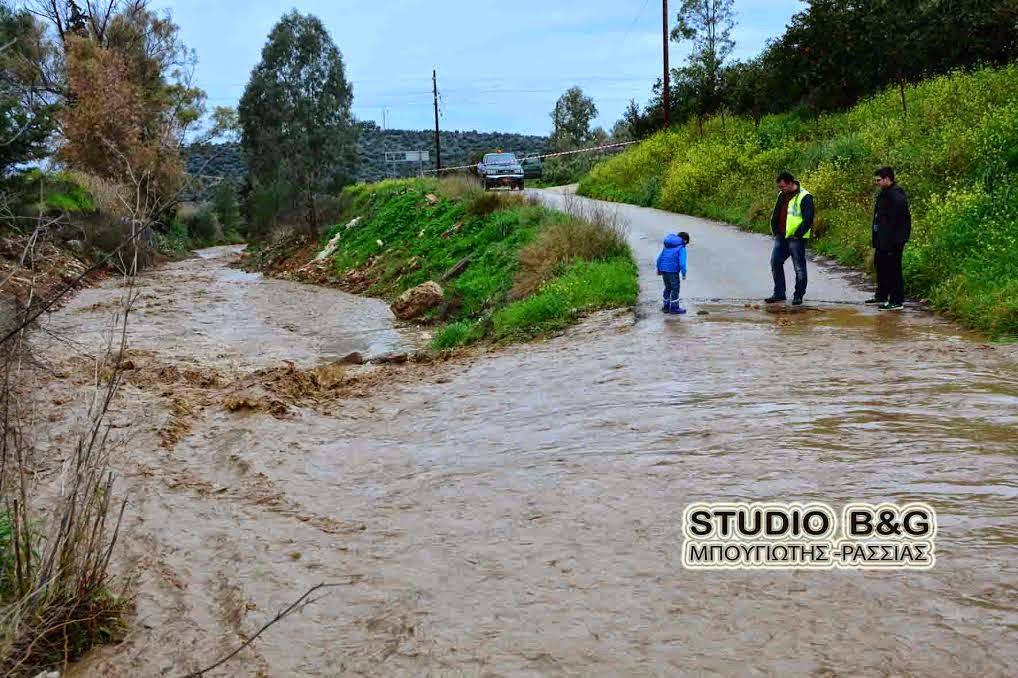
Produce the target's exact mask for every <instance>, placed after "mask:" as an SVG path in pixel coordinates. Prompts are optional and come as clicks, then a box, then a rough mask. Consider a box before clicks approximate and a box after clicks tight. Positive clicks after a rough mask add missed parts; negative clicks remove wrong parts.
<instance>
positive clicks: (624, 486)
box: [38, 194, 1018, 676]
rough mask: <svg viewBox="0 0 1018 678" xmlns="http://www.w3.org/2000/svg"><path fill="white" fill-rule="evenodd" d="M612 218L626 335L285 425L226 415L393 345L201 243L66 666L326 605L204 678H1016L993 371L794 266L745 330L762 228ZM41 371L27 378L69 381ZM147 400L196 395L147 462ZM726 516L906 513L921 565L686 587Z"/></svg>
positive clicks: (128, 409)
mask: <svg viewBox="0 0 1018 678" xmlns="http://www.w3.org/2000/svg"><path fill="white" fill-rule="evenodd" d="M543 198H544V199H546V200H550V201H554V200H558V199H560V198H559V197H558V196H556V195H555V194H544V196H543ZM619 209H620V210H621V211H622V213H623V214H624V215H625V216H627V217H628V218H629V220H630V222H631V228H632V242H633V246H634V249H635V251H636V253H637V256H638V258H639V259H640V260H641V297H640V305H639V308H638V309H637V314H636V315H637V320H636V322H635V323H632V322H627V321H626V318H625V317H622V318H621V319H620V318H618V317H616V318H614V319H612V318H610V317H609V316H608V315H599V316H597V317H595V318H592V319H590V320H588V321H587V322H585V323H584V324H582V325H581V326H579V327H577V328H575V329H574V330H572V331H570V332H568V333H566V335H565V336H561V337H557V338H554V339H552V340H549V341H547V342H543V343H537V344H532V345H526V346H515V347H511V348H508V349H506V350H503V351H501V352H497V353H491V354H484V355H478V356H475V357H474V358H470V359H466V360H462V361H458V362H453V363H448V364H445V365H439V366H427V367H426V368H425V367H420V366H416V367H415V366H410V367H407V368H406V369H404V370H399V369H393V370H391V371H389V372H385V373H384V374H382V375H381V376H382V378H378V379H376V380H375V381H373V382H372V383H371V388H370V390H368V391H366V392H364V393H359V394H356V397H346V396H345V395H343V394H336V395H335V397H331V396H329V394H327V393H326V394H325V395H324V396H321V397H318V398H316V399H315V400H314V401H313V402H304V401H292V400H291V401H287V402H286V406H287V413H286V414H285V416H284V415H280V414H278V413H277V414H276V415H273V414H272V413H271V412H267V411H260V410H259V409H257V408H252V409H250V410H246V409H240V410H237V411H230V410H229V409H228V408H227V407H224V406H223V403H224V402H226V400H224V399H223V398H222V397H220V396H221V395H222V394H223V393H226V392H229V391H230V389H231V388H234V386H232V384H234V383H235V382H237V381H240V382H243V381H244V380H245V379H248V378H250V374H251V371H252V370H254V371H257V370H262V369H264V368H272V367H277V366H279V365H280V364H281V362H282V361H283V360H291V361H293V362H294V363H295V364H296V365H297V366H298V367H301V368H311V367H314V366H316V365H322V364H326V363H329V362H330V361H332V360H335V359H336V358H337V357H338V356H341V355H342V354H343V353H345V352H347V351H352V350H359V351H365V352H366V353H381V352H387V351H391V350H398V349H399V347H401V346H404V345H406V344H408V343H412V342H413V341H414V340H413V338H412V337H410V336H409V335H403V334H401V332H400V331H399V330H397V329H394V328H393V326H392V324H391V316H389V315H388V310H387V309H386V307H385V305H384V304H382V303H380V302H376V301H372V300H363V299H357V298H352V297H349V296H348V295H343V294H342V293H339V292H336V291H333V290H326V289H317V288H313V287H309V286H301V285H297V284H295V283H289V282H284V281H276V280H261V279H252V278H248V277H246V274H242V273H240V272H238V271H236V270H234V269H230V268H228V267H227V265H228V263H229V262H230V260H231V258H233V257H234V256H235V255H234V254H233V253H232V252H230V251H228V250H218V251H215V252H205V253H203V254H202V256H203V258H202V259H199V260H190V261H187V262H182V263H180V264H175V265H173V266H170V267H166V268H164V269H160V270H157V271H154V272H151V273H149V274H146V275H145V276H144V277H143V281H142V285H143V289H148V290H150V291H151V292H152V295H151V296H150V297H146V299H147V301H146V302H145V303H146V304H148V305H147V306H144V307H143V308H141V309H140V312H139V313H138V314H137V315H136V316H135V317H134V320H133V324H132V330H131V332H132V335H131V336H132V342H131V346H132V349H136V350H138V351H139V355H140V356H141V358H139V360H141V361H143V362H144V361H147V363H146V364H148V365H149V366H151V367H152V369H154V366H157V365H177V366H190V367H191V368H193V369H195V370H198V371H202V370H208V371H214V372H215V378H214V379H211V380H208V379H206V380H202V379H195V380H191V381H186V380H185V381H182V382H181V381H175V382H173V383H172V384H169V385H168V384H166V383H159V384H157V385H156V386H153V385H152V384H149V383H147V382H146V381H145V380H142V379H134V380H133V381H132V379H130V378H129V379H128V383H127V385H125V386H124V390H123V392H122V395H121V409H120V410H119V411H118V416H119V417H120V419H121V420H123V421H124V422H130V424H131V426H130V428H128V429H118V430H119V431H123V432H125V435H126V436H128V438H127V442H126V443H125V445H124V450H123V452H122V454H121V456H120V457H119V460H118V467H119V469H120V471H121V473H122V479H121V487H122V488H123V489H125V490H127V491H128V492H129V493H130V498H131V502H130V505H129V509H128V514H129V517H128V519H127V525H126V526H125V529H124V534H123V535H122V542H121V545H120V556H119V559H118V566H119V568H120V569H121V571H123V572H125V573H127V572H133V573H134V575H135V577H136V586H135V590H136V592H137V616H136V619H135V620H134V621H133V630H132V632H131V634H130V636H129V637H128V639H127V640H126V641H125V643H123V644H122V645H120V646H118V647H115V648H106V649H104V650H102V651H100V652H97V653H95V654H94V655H93V656H92V657H91V659H90V660H89V661H88V662H86V664H85V666H84V669H83V670H84V672H87V673H94V674H100V673H101V674H103V675H123V676H128V675H130V676H136V675H143V676H162V675H179V674H181V673H184V672H186V671H189V670H194V669H197V668H200V667H201V666H204V665H207V664H210V663H211V662H212V661H213V660H214V659H217V658H218V657H219V656H221V655H222V654H224V653H225V652H227V651H229V650H231V649H233V648H234V647H236V646H237V645H238V644H240V643H241V642H243V640H244V639H246V638H248V637H250V636H251V634H253V633H254V632H255V631H256V630H257V629H258V628H259V627H260V626H261V625H262V624H263V623H264V622H265V621H267V620H268V619H271V618H272V617H273V616H274V615H275V614H276V612H278V611H279V610H280V609H282V608H284V607H285V606H286V605H288V604H289V603H290V602H292V601H293V600H295V599H296V598H297V597H298V596H300V595H301V594H302V593H303V592H304V591H305V590H307V589H308V588H309V587H311V586H313V585H315V584H317V583H319V582H330V583H336V584H339V586H337V587H336V588H334V589H331V590H330V591H329V592H328V594H327V595H326V596H325V597H324V598H322V599H321V600H319V601H318V602H316V603H315V604H313V605H311V606H309V607H307V608H305V609H304V610H303V611H302V612H301V613H299V614H297V615H294V616H291V617H289V618H287V619H285V620H283V621H282V622H280V623H279V624H277V625H275V626H273V627H272V628H271V629H269V630H268V631H267V632H266V633H265V635H263V636H262V637H261V638H259V640H258V641H257V642H255V643H254V644H253V645H252V646H251V647H250V648H248V649H246V650H244V651H243V652H242V653H241V655H239V656H238V657H237V658H236V659H234V660H233V662H231V663H230V664H228V665H227V666H226V667H224V668H223V669H220V670H219V671H218V672H217V673H214V674H212V675H223V676H227V675H230V676H232V675H273V676H277V675H278V676H287V675H319V676H332V675H394V676H419V675H468V676H474V675H476V676H500V675H682V674H698V675H699V674H724V675H778V674H780V675H827V676H836V675H1001V676H1002V675H1007V674H1009V673H1012V672H1013V667H1014V666H1015V665H1018V642H1016V640H1018V566H1016V564H1015V556H1016V552H1018V549H1016V546H1018V518H1016V504H1018V502H1016V499H1018V435H1016V434H1018V367H1016V362H1015V353H1014V351H1013V350H1012V349H1010V348H1007V347H990V346H987V345H985V344H983V343H980V342H979V341H978V340H977V339H975V338H973V337H971V336H967V335H966V334H965V333H963V332H962V331H960V330H958V329H957V328H955V327H953V326H952V325H950V324H948V323H946V322H942V321H939V320H936V319H934V318H932V317H930V316H928V315H926V314H923V313H920V312H917V311H909V312H906V313H902V314H891V315H886V314H884V315H881V314H878V313H877V312H876V311H873V310H871V309H867V308H865V307H863V306H862V305H860V304H859V303H858V302H860V301H861V300H862V299H864V298H865V297H866V296H867V294H866V292H867V291H866V290H863V289H857V288H855V287H853V286H852V285H851V284H850V282H849V278H848V277H846V276H845V275H842V274H840V273H838V272H835V271H834V270H832V269H828V268H822V267H820V266H818V265H816V264H814V265H812V267H811V269H810V274H811V283H810V290H811V291H810V292H808V293H807V307H806V308H805V309H804V310H802V311H800V312H796V313H790V312H781V313H776V312H768V311H767V310H765V309H761V308H754V307H753V306H752V305H751V304H750V305H749V306H748V307H747V301H746V300H747V299H749V298H750V297H754V298H759V297H762V296H765V295H766V293H768V292H769V289H768V288H767V285H768V284H769V282H768V281H769V269H768V265H767V260H768V254H769V242H768V240H767V239H766V238H760V237H758V236H753V235H749V234H744V233H739V232H737V231H735V230H734V229H728V228H726V227H722V226H719V225H715V224H710V223H709V222H704V221H702V220H698V219H688V218H686V217H681V216H678V215H672V214H666V213H662V212H656V211H654V210H643V209H641V208H629V207H621V208H619ZM679 229H683V230H687V231H689V232H690V233H691V234H692V236H693V247H692V248H691V250H690V255H689V256H690V274H689V281H688V287H687V288H685V289H684V295H683V296H684V298H685V299H686V301H687V304H688V305H689V307H690V313H689V315H687V316H684V317H672V316H662V315H661V314H660V313H659V312H658V311H657V306H658V303H659V301H658V299H659V290H658V280H657V277H656V276H655V275H654V272H653V268H652V264H651V265H650V267H649V268H648V262H652V261H653V259H652V257H653V256H656V254H657V248H658V245H657V243H658V242H659V241H660V238H661V237H662V236H663V234H664V233H665V232H667V231H668V230H672V231H674V230H679ZM760 281H762V284H763V285H764V286H763V287H762V288H760V287H759V284H760ZM117 294H118V292H117V289H116V287H115V285H114V284H110V285H108V286H106V287H102V288H98V289H95V290H89V291H86V292H84V293H82V294H81V295H80V296H79V297H77V298H76V299H75V300H74V301H73V302H72V303H71V304H69V305H68V306H67V307H65V308H64V309H62V310H61V311H60V312H59V313H56V314H54V315H53V316H52V317H51V318H50V319H49V321H48V323H47V326H46V329H47V330H49V331H50V332H52V334H44V333H40V334H39V335H38V341H39V353H40V356H41V357H42V358H43V359H44V360H47V361H49V362H50V363H51V364H53V365H60V364H63V363H64V362H66V361H68V360H70V359H71V352H72V348H71V347H69V346H68V345H67V344H66V343H65V342H58V341H56V340H55V338H54V337H55V336H73V337H75V339H76V340H77V341H81V342H83V343H90V340H89V339H88V337H89V336H90V335H89V333H91V332H97V331H98V329H99V328H100V327H101V326H102V323H103V322H104V318H106V317H107V315H108V308H107V309H105V310H104V307H103V305H104V303H108V302H109V301H110V300H113V299H115V298H116V295H117ZM814 300H820V301H814ZM699 311H706V314H703V315H697V313H698V312H699ZM358 369H361V368H358ZM58 377H62V379H57V380H56V381H55V382H54V383H53V385H52V386H51V388H53V389H58V388H68V389H70V388H75V382H74V379H75V374H74V373H73V372H67V373H66V374H64V373H58ZM181 394H183V395H181ZM175 397H184V398H186V399H187V400H189V401H190V402H191V403H192V406H191V407H190V408H189V409H187V412H188V415H187V420H188V421H187V422H186V423H187V426H186V427H183V429H182V430H181V435H180V436H179V437H174V438H172V439H170V440H171V442H170V443H169V444H167V442H166V441H167V438H166V437H165V436H163V437H160V432H161V431H163V430H165V427H166V426H167V421H168V420H169V419H171V418H172V417H173V409H172V408H173V403H174V402H175V401H174V400H173V399H174V398H175ZM63 435H64V434H63V433H62V432H61V428H60V427H58V426H55V427H54V429H53V432H52V442H53V443H59V442H60V441H61V437H62V436H63ZM721 500H730V501H740V500H745V501H768V500H773V501H807V500H817V501H823V502H826V503H828V504H830V505H832V506H834V507H836V508H840V507H841V506H842V505H844V504H845V503H848V502H853V501H871V502H882V501H890V502H904V501H909V500H914V501H924V502H927V503H929V504H931V505H932V506H933V507H934V508H935V509H936V510H937V512H938V517H939V533H938V537H937V565H936V567H935V568H934V569H933V570H932V571H927V572H855V571H852V572H847V571H823V572H803V571H780V572H758V571H757V572H747V571H731V572H711V571H690V570H684V569H683V568H682V566H681V545H682V526H681V523H680V520H681V516H682V511H683V508H684V507H685V506H686V504H688V503H690V502H694V501H721ZM1008 666H1011V667H1012V668H1011V669H1008V668H1007V667H1008Z"/></svg>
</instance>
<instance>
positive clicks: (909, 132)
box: [580, 66, 1018, 337]
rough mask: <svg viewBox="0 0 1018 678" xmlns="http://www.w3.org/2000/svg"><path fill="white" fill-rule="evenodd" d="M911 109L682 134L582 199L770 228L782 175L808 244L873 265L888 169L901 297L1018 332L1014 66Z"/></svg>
mask: <svg viewBox="0 0 1018 678" xmlns="http://www.w3.org/2000/svg"><path fill="white" fill-rule="evenodd" d="M906 100H907V104H908V115H907V117H905V116H903V115H902V110H901V104H900V101H899V93H898V92H897V90H894V91H889V92H886V93H884V94H882V95H880V96H877V97H874V98H872V99H870V100H867V101H864V102H862V103H860V104H859V105H857V106H855V107H854V108H852V109H850V110H848V111H846V112H843V113H837V114H832V115H825V116H822V117H821V118H820V119H819V120H812V119H810V118H809V117H808V116H806V115H803V114H802V113H801V112H792V113H787V114H783V115H773V116H766V117H764V118H763V120H762V121H761V124H760V126H759V128H757V127H754V125H753V123H752V121H751V120H748V119H739V118H732V117H727V118H726V120H725V122H724V126H722V121H721V120H720V119H713V120H710V121H708V122H707V123H706V125H705V133H704V135H703V136H701V135H700V134H699V131H698V128H697V125H696V124H695V122H694V123H690V124H688V125H684V126H677V127H675V128H673V129H670V130H667V131H665V132H661V133H659V134H657V135H654V136H653V137H650V138H648V139H647V140H645V141H643V142H642V143H641V144H639V145H638V146H636V147H634V148H633V149H631V150H629V151H628V152H626V153H624V154H622V155H620V156H617V157H615V158H612V159H611V160H608V161H606V162H604V163H602V164H600V165H598V166H597V167H595V168H594V169H593V170H592V171H591V172H590V173H589V174H588V175H587V176H586V177H585V178H584V179H583V180H582V182H581V183H580V193H581V194H583V195H587V196H590V197H596V198H601V199H606V200H614V201H618V202H629V203H635V204H639V205H646V206H652V207H658V208H661V209H666V210H671V211H675V212H681V213H687V214H695V215H699V216H705V217H708V218H712V219H717V220H721V221H726V222H729V223H733V224H737V225H739V226H741V227H743V228H747V229H751V230H755V231H759V232H763V233H767V232H769V218H770V210H771V208H772V206H773V202H774V195H775V188H774V179H775V177H776V176H777V173H778V172H780V171H782V170H786V169H787V170H789V171H791V172H792V173H793V174H795V175H796V176H797V177H799V179H800V180H801V181H802V184H803V186H805V187H806V188H807V189H808V190H809V191H810V192H811V193H813V194H814V196H815V199H816V203H817V226H816V228H815V229H814V233H815V235H816V237H815V238H814V239H813V242H812V243H811V245H812V246H813V248H814V249H816V250H817V251H819V252H821V253H823V254H825V255H828V256H831V257H833V258H835V259H836V260H838V261H839V262H841V263H844V264H848V265H851V266H857V267H861V268H867V269H868V268H870V267H871V265H872V248H871V246H870V221H871V217H872V210H873V195H874V189H873V171H874V170H875V169H876V168H877V167H879V166H882V165H891V166H893V167H894V168H895V171H896V173H897V174H898V180H899V182H900V183H901V185H902V186H903V187H904V188H905V190H906V191H907V193H908V194H909V198H910V202H911V206H912V215H913V235H912V241H911V243H910V245H909V247H908V248H907V249H906V251H905V260H904V266H905V275H906V282H907V285H908V292H909V294H911V295H913V296H917V297H920V298H927V299H929V300H930V302H931V304H932V305H933V307H934V308H935V309H937V310H938V311H940V312H942V313H944V314H945V315H947V316H949V317H953V318H955V319H957V320H958V321H960V322H961V323H963V324H965V325H966V326H968V327H971V328H974V329H977V330H980V331H982V332H984V333H985V334H987V335H989V336H991V337H1002V336H1008V335H1010V336H1014V335H1018V263H1016V262H1018V66H1012V67H1008V68H1004V69H999V70H993V69H984V70H980V71H977V72H974V73H967V74H966V73H958V74H953V75H949V76H943V77H939V78H935V79H932V80H928V81H925V82H923V83H920V84H919V85H917V86H916V87H912V88H909V89H908V90H907V92H906ZM694 237H695V234H694Z"/></svg>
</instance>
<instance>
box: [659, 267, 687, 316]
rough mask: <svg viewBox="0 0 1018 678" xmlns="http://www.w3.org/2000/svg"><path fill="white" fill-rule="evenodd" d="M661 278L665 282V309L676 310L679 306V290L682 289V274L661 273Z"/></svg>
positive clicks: (663, 296)
mask: <svg viewBox="0 0 1018 678" xmlns="http://www.w3.org/2000/svg"><path fill="white" fill-rule="evenodd" d="M661 278H662V280H664V283H665V291H664V295H662V298H663V301H664V307H663V308H664V310H666V311H668V310H671V311H675V310H678V306H679V292H680V290H681V289H682V276H681V274H680V273H665V272H662V273H661Z"/></svg>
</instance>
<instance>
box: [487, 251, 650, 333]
mask: <svg viewBox="0 0 1018 678" xmlns="http://www.w3.org/2000/svg"><path fill="white" fill-rule="evenodd" d="M636 276H637V269H636V264H634V263H633V260H632V258H631V257H617V258H614V259H610V260H608V261H577V262H576V263H574V264H573V265H572V266H570V267H569V268H568V269H567V270H566V272H565V273H564V274H563V275H562V276H560V277H558V278H556V279H555V280H552V281H551V282H549V283H547V284H545V285H544V286H543V287H541V289H540V290H538V291H537V293H536V294H534V295H532V296H530V297H528V298H526V299H523V300H521V301H517V302H514V303H512V304H509V305H508V306H506V307H505V308H502V309H499V310H498V311H497V312H496V313H495V315H494V318H493V323H492V324H493V336H494V338H495V339H497V340H510V341H521V340H526V339H530V338H532V337H535V336H538V335H540V334H544V333H547V332H551V331H555V330H559V329H561V328H563V327H565V326H567V325H569V324H570V323H571V322H572V321H573V320H574V319H575V318H577V317H578V316H580V315H581V314H582V313H585V312H589V311H592V310H596V309H603V308H618V307H624V306H632V305H633V304H635V303H636V297H637V294H638V293H639V286H638V284H637V281H636Z"/></svg>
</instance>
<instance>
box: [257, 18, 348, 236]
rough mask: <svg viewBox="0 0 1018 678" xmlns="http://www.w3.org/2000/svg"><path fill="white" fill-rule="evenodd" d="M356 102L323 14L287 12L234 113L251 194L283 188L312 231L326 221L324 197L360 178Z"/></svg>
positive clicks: (266, 45) (290, 204) (272, 192)
mask: <svg viewBox="0 0 1018 678" xmlns="http://www.w3.org/2000/svg"><path fill="white" fill-rule="evenodd" d="M352 103H353V91H352V89H351V87H350V83H349V82H347V80H346V72H345V68H344V66H343V57H342V56H341V55H340V53H339V49H337V47H336V45H335V43H333V42H332V38H331V37H330V36H329V32H328V31H327V30H326V29H325V26H324V25H323V24H322V22H321V20H319V19H318V18H317V17H315V16H311V15H304V14H300V13H299V12H297V11H296V10H293V11H291V12H289V13H288V14H286V15H284V16H283V18H282V19H280V20H279V22H278V23H277V24H276V25H275V26H274V27H273V29H272V31H271V32H270V33H269V39H268V41H267V42H266V43H265V47H264V48H263V49H262V58H261V61H260V62H259V63H258V65H257V66H255V68H254V70H253V71H252V72H251V80H250V81H249V82H248V84H247V87H246V88H245V89H244V95H243V96H242V97H241V100H240V106H239V107H238V109H237V115H238V122H239V124H240V127H241V130H242V136H241V143H242V144H243V146H244V151H245V157H246V158H247V161H248V166H249V167H250V171H251V175H250V185H251V193H252V194H254V195H256V196H257V195H258V194H263V193H268V194H270V195H278V194H280V193H282V195H283V196H285V197H286V201H285V202H286V203H287V204H288V206H290V207H296V208H298V209H299V215H300V217H301V220H302V221H303V222H304V223H305V224H306V226H307V228H308V229H309V231H310V232H311V233H315V232H316V231H317V229H318V226H319V224H320V223H325V222H322V220H321V215H320V214H319V211H318V198H319V196H320V195H322V194H325V193H328V192H331V191H338V190H339V189H340V188H341V187H342V186H344V185H346V184H348V183H350V182H351V181H352V180H353V179H354V177H355V176H356V173H355V172H356V170H355V165H356V163H357V152H356V149H357V146H356V137H357V127H356V126H355V125H354V123H353V116H352V115H351V113H350V105H351V104H352ZM251 225H252V226H256V225H257V224H255V223H252V224H251ZM291 225H293V224H291Z"/></svg>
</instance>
